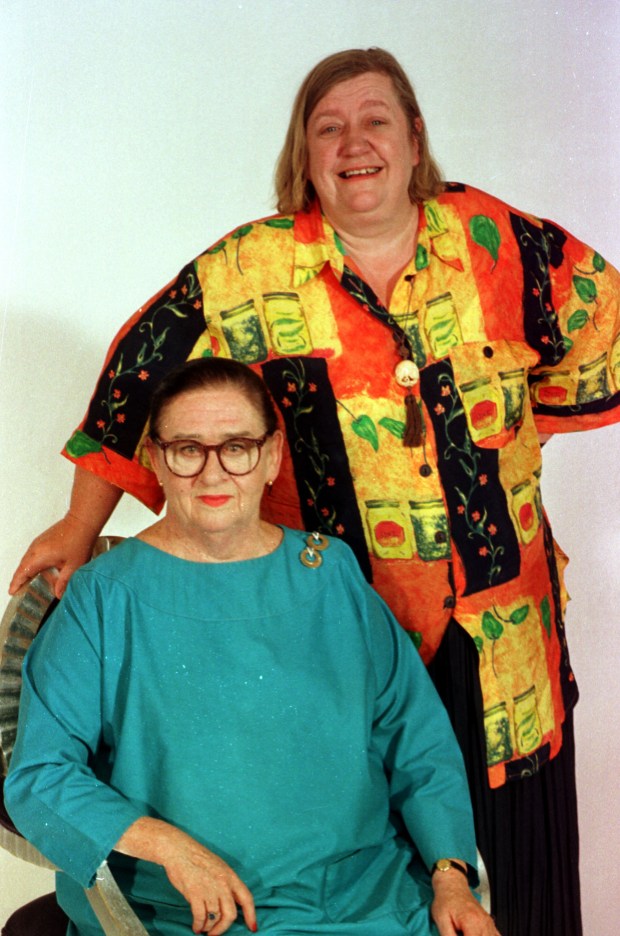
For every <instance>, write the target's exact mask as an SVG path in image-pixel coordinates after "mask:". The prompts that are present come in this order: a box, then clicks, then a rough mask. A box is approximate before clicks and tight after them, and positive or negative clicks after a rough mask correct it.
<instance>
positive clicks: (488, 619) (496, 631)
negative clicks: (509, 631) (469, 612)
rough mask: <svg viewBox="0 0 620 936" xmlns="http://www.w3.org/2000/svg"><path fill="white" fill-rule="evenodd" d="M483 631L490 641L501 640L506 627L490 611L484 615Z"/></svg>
mask: <svg viewBox="0 0 620 936" xmlns="http://www.w3.org/2000/svg"><path fill="white" fill-rule="evenodd" d="M482 630H483V631H484V634H485V637H488V638H489V640H499V638H500V637H501V636H502V634H503V633H504V625H503V624H502V622H501V621H498V620H497V618H496V617H495V615H493V614H491V612H490V611H485V612H484V614H483V615H482Z"/></svg>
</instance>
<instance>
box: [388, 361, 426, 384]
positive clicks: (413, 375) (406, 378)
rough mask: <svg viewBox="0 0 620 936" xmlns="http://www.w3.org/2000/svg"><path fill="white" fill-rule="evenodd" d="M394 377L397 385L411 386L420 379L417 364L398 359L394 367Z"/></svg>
mask: <svg viewBox="0 0 620 936" xmlns="http://www.w3.org/2000/svg"><path fill="white" fill-rule="evenodd" d="M394 377H395V378H396V383H397V384H398V386H399V387H413V385H414V384H417V382H418V380H419V379H420V371H419V369H418V365H417V364H415V363H414V362H413V361H399V362H398V364H397V365H396V367H395V368H394Z"/></svg>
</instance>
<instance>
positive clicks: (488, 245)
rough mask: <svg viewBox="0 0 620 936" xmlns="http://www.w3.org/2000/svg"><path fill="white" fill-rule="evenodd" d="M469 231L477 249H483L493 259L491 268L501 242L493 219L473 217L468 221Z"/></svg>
mask: <svg viewBox="0 0 620 936" xmlns="http://www.w3.org/2000/svg"><path fill="white" fill-rule="evenodd" d="M469 231H470V233H471V237H472V240H473V242H474V243H475V244H478V246H479V247H484V249H485V250H488V252H489V253H490V254H491V257H492V258H493V266H495V264H496V263H497V261H498V258H499V247H500V244H501V242H502V239H501V237H500V233H499V229H498V227H497V224H496V223H495V221H494V220H493V218H489V217H487V215H474V217H473V218H471V219H470V221H469Z"/></svg>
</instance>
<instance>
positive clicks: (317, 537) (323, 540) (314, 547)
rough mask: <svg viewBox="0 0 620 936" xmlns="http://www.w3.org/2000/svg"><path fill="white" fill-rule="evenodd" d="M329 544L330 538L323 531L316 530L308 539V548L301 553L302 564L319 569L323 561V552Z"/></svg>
mask: <svg viewBox="0 0 620 936" xmlns="http://www.w3.org/2000/svg"><path fill="white" fill-rule="evenodd" d="M328 546H329V540H328V539H327V537H326V536H323V534H322V533H318V532H314V533H311V534H310V536H308V537H307V539H306V548H305V549H302V551H301V552H300V554H299V558H300V559H301V562H302V565H305V566H306V567H307V568H308V569H318V567H319V566H320V565H321V563H322V562H323V557H322V555H321V553H322V552H323V550H324V549H327V547H328Z"/></svg>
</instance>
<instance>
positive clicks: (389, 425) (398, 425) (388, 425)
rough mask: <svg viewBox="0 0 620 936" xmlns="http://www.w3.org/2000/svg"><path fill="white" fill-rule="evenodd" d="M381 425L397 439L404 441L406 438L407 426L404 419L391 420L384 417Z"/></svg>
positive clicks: (380, 421)
mask: <svg viewBox="0 0 620 936" xmlns="http://www.w3.org/2000/svg"><path fill="white" fill-rule="evenodd" d="M379 425H380V426H383V428H384V429H387V431H388V432H391V433H392V435H393V436H396V438H397V439H403V438H404V436H405V424H404V422H403V421H402V419H391V418H390V417H389V416H382V417H381V419H380V420H379Z"/></svg>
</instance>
